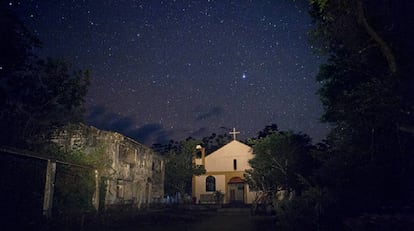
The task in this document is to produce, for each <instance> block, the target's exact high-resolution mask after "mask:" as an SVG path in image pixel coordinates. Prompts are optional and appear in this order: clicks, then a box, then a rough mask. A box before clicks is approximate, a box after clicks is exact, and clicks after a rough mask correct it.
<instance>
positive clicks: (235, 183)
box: [227, 177, 245, 204]
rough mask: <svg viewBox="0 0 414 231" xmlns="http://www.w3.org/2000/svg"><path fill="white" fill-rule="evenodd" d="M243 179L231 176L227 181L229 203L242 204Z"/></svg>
mask: <svg viewBox="0 0 414 231" xmlns="http://www.w3.org/2000/svg"><path fill="white" fill-rule="evenodd" d="M244 184H245V183H244V181H243V180H242V179H241V178H240V177H233V178H231V179H230V180H229V182H228V183H227V188H228V192H229V195H228V198H229V203H230V204H244V194H245V192H244V188H245V187H244Z"/></svg>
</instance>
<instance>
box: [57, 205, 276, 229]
mask: <svg viewBox="0 0 414 231" xmlns="http://www.w3.org/2000/svg"><path fill="white" fill-rule="evenodd" d="M76 223H77V224H73V223H70V222H69V223H67V224H62V223H60V224H59V223H55V224H52V226H51V229H50V230H55V229H59V230H100V231H109V230H121V231H122V230H125V231H129V230H139V231H186V230H188V231H190V230H191V231H209V230H223V231H233V230H234V231H236V230H237V231H256V230H257V231H259V230H260V231H267V230H274V225H273V219H272V218H271V217H262V216H251V215H250V213H249V210H244V211H233V210H232V211H219V212H218V211H209V210H207V211H199V210H198V211H197V210H180V209H164V210H159V211H147V212H144V211H140V212H128V213H126V212H125V213H106V214H103V215H100V216H98V217H86V218H84V220H83V225H80V224H81V223H80V222H79V221H78V222H76Z"/></svg>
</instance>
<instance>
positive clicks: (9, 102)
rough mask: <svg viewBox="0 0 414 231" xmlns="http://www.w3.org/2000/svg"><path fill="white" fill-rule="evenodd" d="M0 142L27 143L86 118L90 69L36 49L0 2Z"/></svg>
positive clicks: (34, 40)
mask: <svg viewBox="0 0 414 231" xmlns="http://www.w3.org/2000/svg"><path fill="white" fill-rule="evenodd" d="M0 24H1V25H0V28H1V34H2V35H4V36H2V37H1V42H0V96H1V97H0V140H1V141H0V144H2V145H10V146H20V147H26V148H27V147H28V146H32V145H33V144H35V143H37V142H38V141H39V140H42V138H43V137H45V136H46V135H47V134H48V132H49V131H51V130H53V129H56V128H57V127H58V126H62V125H64V124H67V123H68V122H78V121H80V120H82V112H83V103H84V97H85V96H86V93H87V89H88V86H89V72H88V71H80V70H73V69H72V68H71V67H70V66H69V65H68V64H67V63H66V62H64V61H62V60H52V59H47V60H42V59H40V58H38V57H36V55H35V54H34V53H33V50H34V48H35V47H38V46H39V44H40V43H39V41H38V39H37V38H36V37H35V36H33V35H32V34H31V33H30V31H29V30H28V29H27V28H26V27H25V26H24V25H23V24H22V23H21V22H20V21H19V20H18V19H17V18H16V17H15V16H14V15H13V14H12V13H10V12H9V11H8V10H7V9H6V7H5V6H4V5H3V3H2V4H1V6H0Z"/></svg>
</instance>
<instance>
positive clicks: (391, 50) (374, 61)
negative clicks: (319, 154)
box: [310, 0, 414, 213]
mask: <svg viewBox="0 0 414 231" xmlns="http://www.w3.org/2000/svg"><path fill="white" fill-rule="evenodd" d="M310 2H311V15H312V17H313V19H314V21H315V24H316V29H315V30H314V31H313V32H312V35H313V36H314V37H313V38H314V44H316V45H319V48H321V50H324V51H325V52H326V54H327V55H328V59H327V62H326V63H325V64H323V65H322V66H321V68H320V71H319V73H318V76H317V78H318V81H319V82H320V83H321V84H322V86H321V88H320V90H319V92H318V93H319V95H320V97H321V100H322V103H323V106H324V109H325V111H324V114H323V116H322V120H323V121H325V122H328V123H331V124H332V126H333V130H332V132H331V133H330V135H329V137H328V144H329V145H328V146H329V154H330V155H328V159H327V160H326V163H325V164H324V165H323V167H322V168H321V170H320V172H319V173H320V174H319V176H320V178H321V179H323V180H322V184H324V185H327V186H329V188H330V189H331V190H332V192H333V193H334V194H335V195H336V196H337V201H338V202H339V205H338V208H340V210H342V212H344V213H359V212H362V211H368V210H372V209H376V208H379V207H381V206H384V205H390V204H395V203H397V201H398V200H395V198H399V200H400V202H399V203H402V200H404V199H403V198H405V197H404V196H407V195H406V192H409V188H410V187H412V184H411V183H410V182H411V181H409V175H410V174H412V172H411V170H409V169H412V167H413V166H412V163H413V162H412V161H413V157H412V155H411V154H412V152H413V145H412V144H413V136H412V134H410V133H407V132H405V131H404V130H403V129H401V128H407V127H412V126H413V124H414V117H413V116H412V114H413V109H414V102H413V96H412V92H409V91H407V85H410V84H411V86H412V83H413V69H412V68H409V67H408V65H407V63H410V62H411V63H412V60H413V58H412V57H410V55H408V54H409V53H410V52H411V53H412V46H411V47H410V45H408V44H409V43H407V42H406V41H405V40H404V39H401V33H405V34H406V35H408V34H409V33H408V31H409V30H410V29H409V28H411V26H412V24H411V25H410V24H409V23H410V22H409V21H404V20H405V19H406V16H405V15H399V14H400V12H398V11H397V9H403V8H409V3H408V1H397V2H396V1H387V0H381V1H373V0H350V1H339V0H311V1H310ZM406 13H408V11H406ZM407 15H408V14H407ZM325 156H326V155H325ZM384 182H387V183H386V184H387V187H384ZM410 185H411V186H410ZM351 201H353V203H350V202H351ZM345 210H346V211H345Z"/></svg>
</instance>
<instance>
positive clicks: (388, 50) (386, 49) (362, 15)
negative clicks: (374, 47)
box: [357, 0, 397, 75]
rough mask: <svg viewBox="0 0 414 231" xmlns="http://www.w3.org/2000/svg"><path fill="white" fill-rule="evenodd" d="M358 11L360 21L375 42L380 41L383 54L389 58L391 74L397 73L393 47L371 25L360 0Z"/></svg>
mask: <svg viewBox="0 0 414 231" xmlns="http://www.w3.org/2000/svg"><path fill="white" fill-rule="evenodd" d="M357 13H358V22H359V23H360V24H362V26H363V27H364V28H365V30H366V31H367V33H368V34H369V36H371V38H372V39H374V40H375V42H377V43H378V45H379V46H380V50H381V52H382V54H383V55H384V56H385V58H386V59H387V63H388V67H389V69H390V71H391V74H392V75H395V74H396V73H397V62H396V61H395V57H394V54H393V53H392V51H391V48H390V47H389V46H388V45H387V43H386V42H385V41H384V40H383V39H382V38H381V37H380V36H379V35H378V34H377V32H375V30H374V29H373V28H372V27H371V26H370V25H369V23H368V20H367V18H366V16H365V13H364V8H363V5H362V2H361V1H360V0H359V1H358V9H357Z"/></svg>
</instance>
